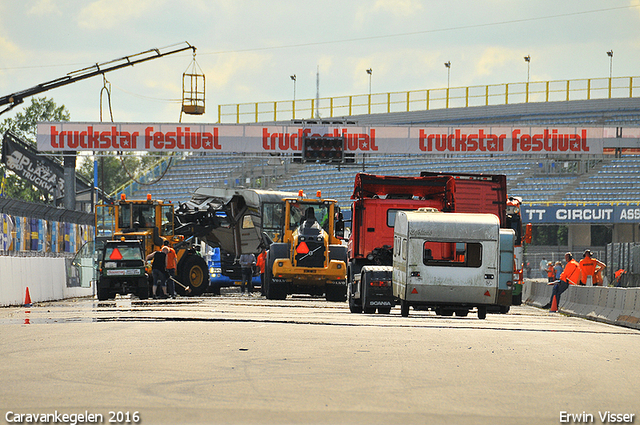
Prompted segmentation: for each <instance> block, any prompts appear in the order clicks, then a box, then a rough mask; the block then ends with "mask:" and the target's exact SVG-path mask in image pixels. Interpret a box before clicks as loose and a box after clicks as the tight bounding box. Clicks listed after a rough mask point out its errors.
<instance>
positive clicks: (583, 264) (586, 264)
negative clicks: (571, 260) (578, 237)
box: [580, 257, 597, 283]
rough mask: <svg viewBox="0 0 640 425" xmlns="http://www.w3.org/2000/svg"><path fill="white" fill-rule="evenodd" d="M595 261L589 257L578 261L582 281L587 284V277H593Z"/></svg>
mask: <svg viewBox="0 0 640 425" xmlns="http://www.w3.org/2000/svg"><path fill="white" fill-rule="evenodd" d="M596 264H597V263H596V260H594V259H593V258H589V257H584V258H583V259H582V260H580V268H581V269H582V281H583V282H584V283H586V282H587V276H592V278H593V276H594V275H595V272H596Z"/></svg>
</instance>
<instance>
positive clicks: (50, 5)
mask: <svg viewBox="0 0 640 425" xmlns="http://www.w3.org/2000/svg"><path fill="white" fill-rule="evenodd" d="M60 13H61V12H60V9H58V6H56V5H55V4H54V2H53V0H38V1H37V2H36V3H35V4H34V5H33V6H32V7H31V9H29V10H28V11H27V14H29V15H40V16H50V15H54V14H55V15H60Z"/></svg>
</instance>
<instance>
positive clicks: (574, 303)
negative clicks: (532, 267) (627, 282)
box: [523, 280, 640, 329]
mask: <svg viewBox="0 0 640 425" xmlns="http://www.w3.org/2000/svg"><path fill="white" fill-rule="evenodd" d="M552 290H553V285H547V282H546V281H542V280H530V281H527V282H526V283H525V288H524V292H523V298H524V300H525V303H526V304H528V305H532V306H534V307H542V306H544V305H546V304H547V303H548V302H549V299H550V298H551V292H552ZM558 308H559V311H560V312H562V313H565V314H568V315H570V316H576V317H582V318H585V319H590V320H596V321H598V322H603V323H609V324H612V325H619V326H626V327H630V328H635V329H640V288H610V287H602V286H573V285H572V286H569V289H567V290H566V291H565V292H564V293H563V294H562V296H561V297H560V304H559V306H558Z"/></svg>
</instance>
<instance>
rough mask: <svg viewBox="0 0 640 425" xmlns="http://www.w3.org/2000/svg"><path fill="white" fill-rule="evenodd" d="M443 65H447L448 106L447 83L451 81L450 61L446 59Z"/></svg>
mask: <svg viewBox="0 0 640 425" xmlns="http://www.w3.org/2000/svg"><path fill="white" fill-rule="evenodd" d="M444 66H446V67H447V106H446V107H447V108H448V107H449V83H450V81H451V61H447V62H445V63H444Z"/></svg>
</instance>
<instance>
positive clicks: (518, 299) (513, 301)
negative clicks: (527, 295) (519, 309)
mask: <svg viewBox="0 0 640 425" xmlns="http://www.w3.org/2000/svg"><path fill="white" fill-rule="evenodd" d="M511 304H513V305H522V292H520V293H519V294H518V295H514V296H513V297H512V298H511Z"/></svg>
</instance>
